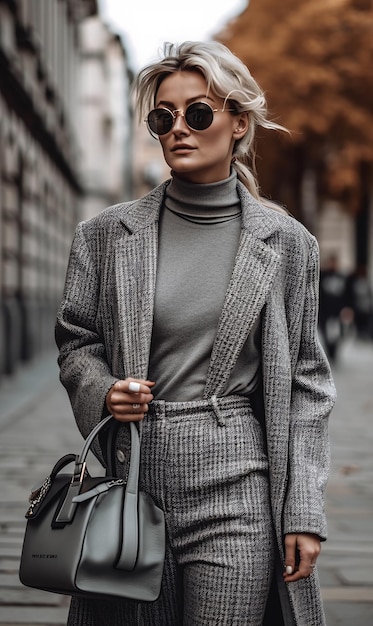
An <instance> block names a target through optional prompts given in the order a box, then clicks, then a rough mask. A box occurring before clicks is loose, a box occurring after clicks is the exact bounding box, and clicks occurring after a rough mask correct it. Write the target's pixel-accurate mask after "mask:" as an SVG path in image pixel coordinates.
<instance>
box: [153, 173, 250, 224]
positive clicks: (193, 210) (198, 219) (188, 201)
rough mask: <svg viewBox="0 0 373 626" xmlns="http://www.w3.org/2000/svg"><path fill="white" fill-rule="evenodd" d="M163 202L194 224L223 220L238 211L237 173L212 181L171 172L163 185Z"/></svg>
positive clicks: (234, 216)
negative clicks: (186, 178)
mask: <svg viewBox="0 0 373 626" xmlns="http://www.w3.org/2000/svg"><path fill="white" fill-rule="evenodd" d="M165 206H166V208H167V209H168V210H170V211H172V212H173V213H176V215H178V216H179V217H182V218H184V219H187V220H189V221H191V222H195V223H197V224H218V223H220V222H227V221H230V220H232V219H234V218H236V217H238V216H239V215H240V214H241V203H240V199H239V196H238V193H237V174H236V172H235V170H232V173H231V175H230V176H229V178H226V179H224V180H220V181H218V182H216V183H207V184H206V183H204V184H195V183H189V182H186V181H184V180H181V179H180V178H178V177H177V176H176V175H175V174H173V177H172V180H171V183H170V184H169V185H168V187H167V191H166V197H165Z"/></svg>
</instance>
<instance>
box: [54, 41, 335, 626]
mask: <svg viewBox="0 0 373 626" xmlns="http://www.w3.org/2000/svg"><path fill="white" fill-rule="evenodd" d="M136 87H137V94H138V106H139V112H140V115H142V116H143V114H144V113H143V112H145V113H146V122H147V125H148V128H149V130H150V132H151V133H152V134H153V135H154V136H155V137H156V138H158V139H159V141H160V143H161V146H162V150H163V154H164V158H165V160H166V163H167V164H168V166H169V167H170V168H171V174H172V178H171V180H170V181H167V182H166V183H164V184H162V185H160V186H159V187H158V188H156V189H155V190H153V191H152V192H151V193H150V194H148V195H147V196H145V197H144V198H142V199H140V200H138V201H135V202H129V203H126V204H119V205H116V206H114V207H111V208H109V209H107V210H106V211H103V212H102V213H101V214H100V215H98V216H97V217H95V218H93V219H92V220H89V221H88V222H85V223H82V224H80V225H79V226H78V228H77V231H76V236H75V239H74V243H73V246H72V252H71V258H70V263H69V269H68V273H67V281H66V288H65V293H64V297H63V300H62V303H61V307H60V310H59V313H58V320H57V330H56V337H57V344H58V346H59V348H60V357H59V364H60V368H61V380H62V383H63V384H64V386H65V387H66V389H67V391H68V393H69V396H70V399H71V403H72V407H73V410H74V414H75V416H76V420H77V423H78V426H79V428H80V430H81V432H82V434H83V436H87V434H88V433H89V432H90V431H91V429H92V428H93V426H94V425H95V424H96V423H97V422H98V421H99V420H100V419H101V418H102V417H103V415H106V414H108V413H111V414H112V415H113V416H114V417H115V419H116V420H118V422H119V423H120V425H121V427H120V429H119V433H118V437H117V441H116V450H117V472H118V473H119V474H125V472H126V467H127V456H128V455H127V452H128V422H129V421H131V420H137V421H139V422H140V421H141V422H142V434H143V438H142V465H141V472H142V475H141V481H142V487H143V489H145V490H147V491H148V492H149V493H151V494H152V496H153V498H154V500H155V501H156V503H157V504H158V505H160V506H161V507H162V508H163V509H164V511H165V513H166V520H167V553H166V563H165V570H164V578H163V584H162V592H161V595H160V598H159V599H158V600H157V601H156V602H154V603H150V604H136V603H126V602H122V601H121V602H120V601H113V602H102V601H99V600H98V601H83V600H78V599H73V600H72V605H71V610H70V617H69V624H70V625H83V624H84V625H90V626H93V625H95V626H96V625H97V626H102V625H103V624H110V626H116V625H126V626H127V625H128V624H133V625H135V624H136V625H138V624H142V625H144V626H145V625H146V626H151V625H157V626H167V625H169V626H176V625H178V624H184V625H185V626H191V625H197V624H198V625H211V626H212V625H222V624H225V625H227V626H228V625H229V626H232V625H239V626H242V625H247V626H259V625H262V624H271V626H274V625H276V624H286V625H289V624H292V625H294V624H296V625H299V626H300V625H302V626H306V625H307V626H321V625H322V624H324V623H325V621H324V614H323V609H322V603H321V599H320V592H319V585H318V579H317V573H316V570H315V565H316V559H317V556H318V554H319V552H320V541H322V540H324V539H325V538H326V524H325V516H324V508H323V497H324V489H325V484H326V478H327V470H328V442H327V417H328V414H329V412H330V410H331V408H332V406H333V403H334V396H335V392H334V387H333V382H332V379H331V374H330V370H329V366H328V363H327V361H326V358H325V355H324V353H323V351H322V349H321V347H320V345H319V341H318V337H317V308H318V303H317V294H318V248H317V244H316V241H315V239H314V237H313V236H312V235H310V234H309V233H308V232H307V231H306V229H305V228H304V227H303V226H302V225H301V224H299V223H298V222H297V221H296V220H295V219H293V218H292V217H290V216H288V215H287V214H285V211H283V210H281V209H280V210H275V209H274V207H273V206H266V205H268V203H267V202H265V201H263V199H261V198H260V196H259V193H258V187H257V183H256V180H255V178H254V175H253V173H252V171H251V170H250V168H249V167H248V166H247V165H246V164H247V163H248V162H250V159H251V158H252V152H253V141H254V136H255V130H256V127H257V126H261V127H265V128H273V129H275V128H279V127H278V126H277V125H276V124H273V123H271V122H270V121H269V120H268V119H267V114H266V103H265V98H264V96H263V93H262V92H261V90H260V89H259V87H258V85H257V84H256V82H255V81H254V79H253V78H252V76H251V75H250V73H249V72H248V70H247V68H246V67H245V66H244V65H243V64H242V63H241V61H239V59H238V58H236V57H235V56H234V55H233V54H232V53H231V52H230V51H229V50H228V49H227V48H225V47H224V46H222V45H221V44H218V43H198V42H197V43H195V42H194V43H193V42H186V43H183V44H181V45H179V46H177V45H171V44H167V45H166V46H165V56H164V58H163V59H162V60H160V61H159V62H156V63H154V64H152V65H149V66H148V67H146V68H144V69H143V70H142V71H141V72H140V74H139V76H138V79H137V83H136ZM95 453H96V454H97V456H98V458H100V459H101V461H102V462H103V463H104V458H103V453H102V451H101V449H100V447H99V446H98V445H97V447H96V449H95Z"/></svg>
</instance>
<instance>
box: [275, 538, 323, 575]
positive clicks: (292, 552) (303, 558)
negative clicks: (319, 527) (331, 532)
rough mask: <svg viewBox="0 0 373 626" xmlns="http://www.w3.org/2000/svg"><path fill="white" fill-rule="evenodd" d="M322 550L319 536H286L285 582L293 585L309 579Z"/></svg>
mask: <svg viewBox="0 0 373 626" xmlns="http://www.w3.org/2000/svg"><path fill="white" fill-rule="evenodd" d="M320 550H321V547H320V538H319V537H318V535H312V534H308V533H290V534H288V535H285V572H284V580H285V582H286V583H291V582H294V581H296V580H300V579H301V578H308V576H310V575H311V574H312V572H313V570H314V568H315V565H316V559H317V557H318V556H319V554H320Z"/></svg>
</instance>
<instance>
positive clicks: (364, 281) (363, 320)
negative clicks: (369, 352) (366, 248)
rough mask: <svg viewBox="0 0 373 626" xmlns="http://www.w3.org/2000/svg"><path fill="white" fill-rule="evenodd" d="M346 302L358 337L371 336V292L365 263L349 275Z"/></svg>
mask: <svg viewBox="0 0 373 626" xmlns="http://www.w3.org/2000/svg"><path fill="white" fill-rule="evenodd" d="M347 302H348V305H349V306H350V307H351V309H352V311H353V320H354V326H355V329H356V336H357V338H358V339H363V340H364V339H372V338H373V293H372V288H371V286H370V282H369V277H368V274H367V268H366V265H359V266H358V267H357V268H356V271H355V272H353V274H351V276H349V279H348V283H347Z"/></svg>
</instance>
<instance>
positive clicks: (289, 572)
mask: <svg viewBox="0 0 373 626" xmlns="http://www.w3.org/2000/svg"><path fill="white" fill-rule="evenodd" d="M285 572H286V573H287V574H288V575H289V576H290V574H292V573H293V568H292V567H291V565H287V566H286V568H285Z"/></svg>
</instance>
